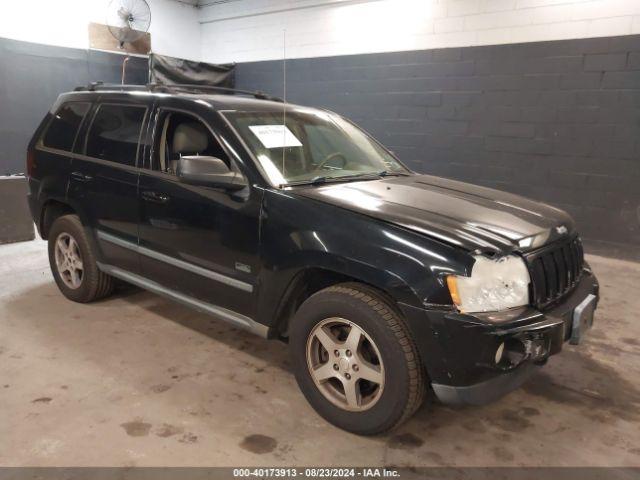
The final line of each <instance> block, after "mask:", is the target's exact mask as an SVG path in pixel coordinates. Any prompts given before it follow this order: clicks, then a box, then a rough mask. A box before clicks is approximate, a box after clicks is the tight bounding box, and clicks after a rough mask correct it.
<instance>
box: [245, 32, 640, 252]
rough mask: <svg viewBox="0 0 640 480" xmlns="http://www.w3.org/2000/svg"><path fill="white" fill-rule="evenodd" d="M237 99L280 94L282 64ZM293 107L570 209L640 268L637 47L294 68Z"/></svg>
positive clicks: (256, 70) (445, 53) (307, 63)
mask: <svg viewBox="0 0 640 480" xmlns="http://www.w3.org/2000/svg"><path fill="white" fill-rule="evenodd" d="M236 82H237V87H238V88H249V89H261V90H264V91H267V92H270V93H273V94H276V95H282V94H283V91H282V90H283V88H282V62H280V61H265V62H252V63H242V64H239V65H238V69H237V73H236ZM287 98H288V100H289V101H291V102H296V103H301V104H306V105H312V106H318V107H325V108H329V109H331V110H334V111H336V112H338V113H341V114H343V115H345V116H347V117H350V118H351V119H353V120H355V121H356V122H357V123H359V124H360V125H361V126H363V127H364V128H365V129H366V130H368V131H370V132H371V133H372V134H373V135H374V136H375V137H377V138H378V139H379V140H381V141H382V142H383V143H384V144H385V145H386V146H387V147H388V148H390V149H391V150H393V151H394V152H395V153H396V154H397V155H398V156H399V157H400V158H401V159H402V160H403V161H405V162H406V163H407V164H408V165H409V166H410V167H411V168H413V169H415V170H416V171H419V172H426V173H431V174H435V175H441V176H445V177H451V178H455V179H459V180H464V181H468V182H472V183H476V184H481V185H485V186H490V187H494V188H498V189H502V190H507V191H511V192H514V193H519V194H522V195H526V196H528V197H531V198H534V199H538V200H541V201H545V202H547V203H550V204H553V205H556V206H558V207H560V208H563V209H565V210H567V211H568V212H569V213H570V214H571V215H573V217H574V218H575V219H576V221H577V222H578V225H579V228H580V230H581V232H582V234H583V237H585V239H587V240H588V244H589V245H591V246H592V247H593V248H596V247H597V249H598V250H604V252H605V253H613V254H619V253H628V252H629V251H631V250H632V251H633V252H635V255H636V256H637V257H640V36H637V35H636V36H623V37H608V38H591V39H581V40H564V41H552V42H533V43H525V44H511V45H498V46H478V47H462V48H450V49H441V50H420V51H409V52H395V53H377V54H362V55H349V56H336V57H321V58H309V59H293V60H289V61H288V62H287Z"/></svg>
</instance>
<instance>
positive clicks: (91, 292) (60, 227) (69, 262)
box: [48, 215, 114, 303]
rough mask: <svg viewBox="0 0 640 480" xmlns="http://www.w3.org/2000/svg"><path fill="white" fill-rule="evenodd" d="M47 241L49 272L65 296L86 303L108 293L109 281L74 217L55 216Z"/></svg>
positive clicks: (109, 289)
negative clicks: (99, 267)
mask: <svg viewBox="0 0 640 480" xmlns="http://www.w3.org/2000/svg"><path fill="white" fill-rule="evenodd" d="M48 239H49V240H48V241H49V265H50V266H51V273H52V274H53V278H54V279H55V281H56V284H57V285H58V288H59V289H60V291H61V292H62V294H63V295H64V296H65V297H67V298H68V299H69V300H73V301H74V302H80V303H88V302H93V301H94V300H99V299H101V298H104V297H106V296H108V295H110V294H111V292H112V291H113V285H114V283H113V278H112V277H110V276H109V275H107V274H105V273H103V272H101V271H100V270H99V269H98V265H97V262H96V255H95V252H94V251H93V248H92V245H91V243H90V242H89V239H88V238H87V234H86V233H85V230H84V228H83V226H82V223H81V222H80V219H79V218H78V216H77V215H63V216H61V217H58V218H57V219H56V220H55V221H54V222H53V225H52V226H51V230H50V231H49V235H48Z"/></svg>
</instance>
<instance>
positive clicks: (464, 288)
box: [447, 255, 531, 313]
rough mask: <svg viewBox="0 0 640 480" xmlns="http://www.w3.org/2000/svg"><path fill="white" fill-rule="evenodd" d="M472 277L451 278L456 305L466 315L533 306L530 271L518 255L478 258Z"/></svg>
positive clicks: (448, 283)
mask: <svg viewBox="0 0 640 480" xmlns="http://www.w3.org/2000/svg"><path fill="white" fill-rule="evenodd" d="M474 259H475V263H474V264H473V269H472V270H471V276H470V277H462V276H459V275H448V276H447V287H449V292H450V293H451V298H452V300H453V303H455V304H456V306H457V307H458V309H459V310H460V311H462V312H466V313H473V312H490V311H498V310H505V309H507V308H513V307H520V306H522V305H528V304H529V283H530V281H531V278H530V277H529V271H528V270H527V266H526V265H525V263H524V260H523V259H522V258H520V257H518V256H516V255H508V256H504V257H501V258H498V259H495V260H494V259H490V258H487V257H484V256H481V255H478V256H475V257H474Z"/></svg>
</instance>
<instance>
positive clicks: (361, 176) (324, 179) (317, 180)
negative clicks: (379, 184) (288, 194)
mask: <svg viewBox="0 0 640 480" xmlns="http://www.w3.org/2000/svg"><path fill="white" fill-rule="evenodd" d="M377 178H380V174H378V173H375V172H367V173H357V174H355V175H342V176H338V177H330V176H324V175H323V176H318V177H313V178H310V179H305V180H295V181H293V182H288V183H281V184H280V188H282V187H295V186H297V185H322V184H323V183H334V182H351V181H354V180H375V179H377Z"/></svg>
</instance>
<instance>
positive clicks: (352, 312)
mask: <svg viewBox="0 0 640 480" xmlns="http://www.w3.org/2000/svg"><path fill="white" fill-rule="evenodd" d="M354 339H357V340H354ZM354 342H355V343H354ZM354 345H357V346H356V347H354ZM289 346H290V352H291V357H292V364H293V368H294V373H295V376H296V380H297V382H298V385H299V387H300V389H301V390H302V393H303V394H304V396H305V397H306V398H307V400H308V401H309V403H310V404H311V406H312V407H313V408H314V409H315V410H316V411H317V412H318V413H319V414H320V415H321V416H322V417H323V418H325V419H326V420H327V421H329V422H330V423H332V424H334V425H336V426H338V427H340V428H342V429H344V430H348V431H350V432H353V433H356V434H360V435H374V434H378V433H382V432H384V431H386V430H389V429H391V428H394V427H396V426H398V425H399V424H401V423H402V422H404V421H405V420H407V419H408V418H410V417H411V416H412V415H413V414H414V413H415V411H416V410H417V409H418V408H419V407H420V405H421V404H422V401H423V399H424V395H425V382H426V378H425V371H424V368H423V366H422V362H421V360H420V357H419V354H418V350H417V348H416V346H415V343H414V341H413V339H412V337H411V334H410V332H409V330H408V328H407V326H406V324H405V322H404V319H403V317H402V315H401V313H400V312H399V311H398V310H397V308H396V307H395V306H394V305H393V304H392V302H391V301H390V300H389V299H387V298H386V297H385V296H384V294H382V293H381V292H378V291H377V290H375V289H373V288H371V287H368V286H366V285H362V284H358V283H343V284H340V285H335V286H332V287H328V288H325V289H324V290H321V291H319V292H317V293H316V294H314V295H312V296H311V297H310V298H308V299H307V300H306V301H305V302H304V303H303V304H302V305H301V306H300V308H299V309H298V311H297V312H296V314H295V316H294V318H293V320H292V325H291V330H290V338H289ZM356 349H357V350H356ZM330 350H331V351H330ZM365 377H366V378H365ZM354 380H355V383H354ZM352 389H355V393H354V392H353V390H352Z"/></svg>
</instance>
